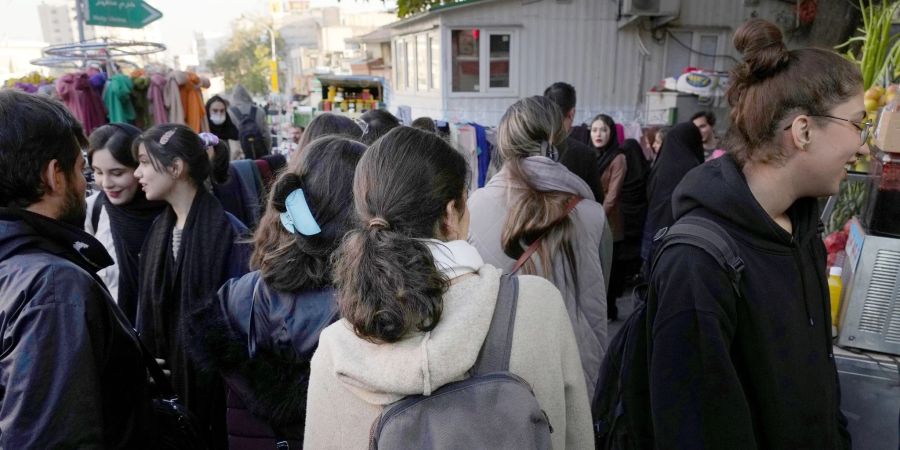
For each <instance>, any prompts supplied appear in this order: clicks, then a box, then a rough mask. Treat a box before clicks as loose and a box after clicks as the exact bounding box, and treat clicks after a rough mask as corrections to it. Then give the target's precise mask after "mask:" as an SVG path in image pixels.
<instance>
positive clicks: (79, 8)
mask: <svg viewBox="0 0 900 450" xmlns="http://www.w3.org/2000/svg"><path fill="white" fill-rule="evenodd" d="M75 20H76V21H77V22H78V42H84V0H75Z"/></svg>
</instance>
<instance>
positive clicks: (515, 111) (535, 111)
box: [497, 96, 578, 298]
mask: <svg viewBox="0 0 900 450" xmlns="http://www.w3.org/2000/svg"><path fill="white" fill-rule="evenodd" d="M565 139H566V130H565V129H564V128H563V115H562V113H561V112H560V110H559V107H558V106H556V104H555V103H553V102H552V101H551V100H549V99H548V98H546V97H541V96H534V97H528V98H524V99H522V100H519V101H518V102H516V103H515V104H513V105H512V106H510V107H509V109H507V110H506V113H504V114H503V118H502V119H500V126H499V127H498V129H497V145H498V146H499V147H500V156H501V157H502V158H503V164H504V167H505V168H506V169H507V170H508V171H509V173H510V176H511V178H512V179H513V182H514V184H516V185H519V186H521V187H524V188H526V192H525V193H524V194H522V195H521V196H519V197H518V199H517V200H516V201H515V202H514V203H513V204H511V205H510V208H509V211H508V213H507V216H506V223H505V224H504V225H503V231H502V233H501V236H500V240H501V245H502V246H503V251H504V252H505V253H506V255H507V256H509V257H511V258H513V259H517V258H519V257H520V256H521V255H522V253H524V251H525V248H526V247H527V246H528V245H530V244H531V243H532V242H534V241H535V240H537V239H538V238H540V237H541V236H543V239H541V244H540V246H539V247H538V250H537V251H536V252H535V257H536V258H534V257H533V258H529V260H528V261H526V262H525V264H524V265H523V266H522V269H521V270H522V272H523V273H527V274H538V273H537V272H538V271H537V265H536V264H535V259H539V260H540V261H541V268H542V272H543V273H541V274H539V275H541V276H543V277H544V278H547V279H550V278H551V277H552V274H553V267H552V264H553V263H552V261H553V259H554V257H555V256H556V254H557V253H558V252H562V253H563V254H564V256H565V262H567V263H568V265H569V266H570V269H571V270H569V271H567V273H568V274H570V275H571V276H572V278H573V280H574V278H575V273H576V263H575V252H574V246H573V235H574V231H573V225H572V219H571V218H570V217H568V216H567V215H566V214H565V211H566V203H568V201H569V199H570V198H571V197H572V194H570V193H568V192H542V191H539V190H538V189H537V188H536V187H535V186H534V185H533V184H531V181H530V180H529V178H530V177H529V176H527V174H526V173H525V171H524V168H523V166H522V161H523V160H524V159H525V158H527V157H530V156H540V155H544V156H546V153H547V150H548V148H549V147H552V148H554V149H555V148H556V147H557V146H559V145H560V144H562V143H563V142H564V141H565ZM573 284H576V285H577V283H573ZM577 297H578V295H577V294H576V298H577Z"/></svg>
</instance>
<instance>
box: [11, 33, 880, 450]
mask: <svg viewBox="0 0 900 450" xmlns="http://www.w3.org/2000/svg"><path fill="white" fill-rule="evenodd" d="M734 43H735V46H736V48H737V49H738V50H739V51H741V52H742V53H743V54H744V59H743V60H742V61H741V62H740V63H739V64H737V66H736V67H735V68H734V71H733V73H732V78H731V86H730V87H729V90H728V94H727V96H728V100H729V103H730V105H731V108H732V109H731V125H730V128H729V129H728V132H727V135H726V136H725V139H724V140H723V141H722V142H717V141H716V139H715V137H714V134H713V132H712V127H713V126H714V125H715V117H714V116H713V115H711V114H709V113H700V114H698V115H696V116H695V117H693V118H691V119H690V120H687V121H685V122H683V123H679V124H677V125H675V126H673V127H672V128H666V129H661V130H658V131H656V132H654V133H652V135H651V136H650V137H649V138H648V139H647V140H646V142H644V143H641V142H638V141H635V140H621V141H620V135H619V134H618V132H617V126H616V123H615V122H614V121H613V119H612V118H610V117H609V116H608V115H604V114H600V115H598V116H596V117H595V118H594V119H593V120H592V121H591V123H590V124H589V130H590V131H589V139H588V140H585V139H581V138H579V137H577V136H575V133H573V132H572V128H573V120H574V117H575V111H576V93H575V88H574V87H572V86H571V85H568V84H566V83H562V82H560V83H554V84H553V85H551V86H550V87H548V88H547V90H546V91H545V92H544V93H543V95H536V96H532V97H527V98H523V99H521V100H519V101H517V102H515V103H514V104H513V105H512V106H510V107H509V109H508V110H507V111H506V112H505V114H504V115H503V117H502V119H501V120H500V123H499V126H498V128H497V147H498V154H499V160H500V164H499V165H498V167H497V170H496V171H495V173H492V176H491V177H490V179H489V180H488V182H487V184H486V185H485V186H484V187H483V188H480V189H478V190H475V191H474V192H472V193H470V191H469V189H468V186H469V181H470V180H468V179H467V178H468V176H469V173H470V172H469V170H468V166H467V164H468V163H467V160H466V159H465V157H464V156H463V155H462V154H461V153H460V152H459V151H457V149H455V148H453V146H452V145H450V144H449V143H448V141H447V140H446V139H444V138H442V137H441V136H439V135H438V134H437V133H436V131H435V128H434V122H433V121H431V120H430V119H428V118H421V119H418V120H416V121H415V122H414V123H413V126H403V125H401V123H400V121H399V120H398V119H397V118H396V117H394V116H393V115H391V114H390V113H388V112H386V111H369V112H367V113H366V114H364V115H363V117H362V118H361V119H360V120H357V121H354V120H352V119H349V118H346V117H343V116H340V115H335V114H323V115H320V116H317V117H316V118H315V119H314V120H313V121H312V122H311V123H310V124H309V126H308V127H306V129H305V130H302V132H301V130H299V129H298V130H297V132H296V133H295V135H294V136H292V140H291V141H292V144H293V146H291V147H289V150H291V151H290V155H289V158H288V160H287V161H283V162H282V163H281V166H279V167H281V168H280V169H278V170H273V172H274V173H273V174H271V177H270V178H269V179H268V180H262V181H260V184H261V185H262V186H264V187H263V188H262V189H261V190H260V192H262V193H263V194H262V195H263V196H264V202H263V204H262V205H260V211H259V214H258V217H256V218H255V219H254V221H253V223H249V222H250V220H247V219H245V220H241V218H239V217H240V214H241V213H242V211H241V210H239V209H233V208H231V207H229V206H228V204H230V203H228V202H229V201H230V200H229V198H228V197H227V194H225V193H224V192H227V191H225V190H223V188H222V186H224V185H225V184H226V183H227V182H228V181H229V179H230V178H235V177H238V176H239V175H238V174H237V173H236V172H234V169H233V168H232V169H230V168H229V163H228V162H229V161H231V160H232V159H233V153H235V152H236V151H237V150H240V151H241V152H242V153H244V154H245V156H247V157H248V158H250V159H259V158H262V157H263V156H267V154H268V149H271V148H272V145H273V144H272V143H271V140H270V139H271V137H265V136H264V135H263V134H261V133H259V132H260V130H261V129H264V128H265V127H264V126H261V124H260V123H257V119H259V118H263V116H262V115H260V113H261V111H260V110H259V109H258V108H257V107H256V106H253V105H252V104H250V103H248V101H249V96H246V95H245V94H246V92H243V93H239V94H240V95H237V96H235V98H234V99H233V101H234V104H229V102H228V101H226V100H225V99H223V98H222V97H218V96H217V97H213V98H211V99H210V100H209V101H208V102H207V105H206V110H207V112H208V115H209V122H210V128H211V132H210V133H200V134H197V133H195V132H194V131H193V130H191V129H190V128H188V127H186V126H183V125H173V124H162V125H156V126H154V127H152V128H150V129H148V130H146V131H143V132H142V131H141V130H139V129H138V128H135V127H133V126H131V125H127V124H118V123H116V124H109V125H104V126H102V127H99V128H97V129H96V130H95V131H94V132H93V133H91V135H90V136H89V137H85V135H84V132H83V128H82V125H81V124H80V123H79V122H78V121H77V120H76V119H75V118H74V117H73V116H72V114H70V113H69V112H68V111H67V109H66V108H65V107H64V106H63V105H62V104H61V103H58V102H57V101H55V100H51V99H47V98H43V97H39V96H32V95H29V94H26V93H22V92H18V91H14V90H8V89H7V90H0V317H2V318H3V320H2V321H0V335H2V340H0V346H2V348H0V387H2V389H0V448H21V449H25V448H82V447H85V448H107V447H108V448H162V444H160V442H162V441H164V440H165V439H166V438H167V437H168V436H169V434H170V433H175V432H176V431H175V430H172V429H167V428H164V427H162V425H161V424H163V423H165V422H164V421H161V420H160V418H159V416H158V415H159V404H158V402H157V401H155V400H158V399H159V398H160V392H159V391H160V385H159V383H158V382H151V381H150V379H148V376H147V371H148V370H151V371H152V370H153V368H152V367H150V366H155V365H156V364H157V363H148V362H147V361H148V360H150V361H153V360H156V361H158V364H159V365H160V366H161V367H162V368H163V369H165V370H166V372H167V374H168V376H169V379H170V382H171V384H172V386H173V388H174V390H175V392H176V393H177V401H178V403H179V404H180V405H183V406H184V407H185V408H186V410H187V411H189V413H190V414H189V418H190V420H191V422H192V423H193V424H194V425H196V427H197V429H198V430H199V437H198V441H197V442H201V444H198V445H202V446H205V447H207V448H234V449H245V448H246V449H256V448H310V449H329V448H334V449H360V448H371V447H370V444H374V443H375V442H376V441H377V440H378V438H379V433H381V430H382V427H381V426H378V427H376V426H375V424H381V423H382V420H386V419H385V418H384V417H383V413H384V412H385V411H386V410H388V409H389V408H391V406H392V405H396V404H397V403H398V402H401V401H403V400H405V399H409V398H410V396H416V395H424V396H431V395H432V394H433V393H435V392H437V391H439V390H440V389H441V388H442V387H446V386H448V385H451V384H453V383H456V382H460V381H461V380H465V379H467V378H468V377H470V376H472V375H473V373H474V369H473V367H475V366H476V365H479V364H480V361H482V358H486V356H485V355H486V354H489V353H492V352H493V351H494V349H492V348H488V347H487V344H486V340H489V339H488V337H489V336H492V335H493V333H495V327H496V326H497V325H496V323H497V317H498V316H500V314H501V311H500V309H501V306H499V305H500V304H501V302H500V300H498V298H499V297H503V295H504V294H503V293H504V292H507V291H504V289H506V288H505V287H504V286H507V285H508V283H514V285H515V286H516V288H515V289H514V290H513V291H509V292H514V294H510V296H511V297H512V298H513V300H512V301H513V303H512V304H513V307H512V308H513V309H512V314H511V316H510V318H509V325H508V328H509V330H508V331H509V333H510V334H509V337H508V347H507V348H506V350H505V352H506V358H507V359H506V362H507V365H506V366H505V367H507V368H508V372H511V373H512V374H514V375H515V377H516V380H520V381H521V382H523V383H524V384H526V385H527V386H528V387H529V388H530V392H532V395H533V397H534V399H536V402H537V404H538V405H539V409H540V410H541V411H542V412H543V417H541V418H539V419H535V420H534V423H546V425H549V438H548V439H549V441H548V442H546V443H545V444H547V445H549V446H552V448H558V449H562V448H570V449H587V448H594V446H595V438H596V436H597V435H598V433H599V432H600V431H601V430H598V429H597V426H596V418H595V417H592V409H593V404H594V403H595V402H596V399H597V398H598V397H599V396H601V395H602V394H603V392H600V390H599V381H600V380H599V377H600V373H601V370H602V366H603V364H604V361H605V360H607V359H608V358H609V356H610V355H609V354H608V353H609V344H610V340H611V336H610V335H609V330H608V322H609V321H610V320H615V319H616V317H617V315H618V311H617V308H616V302H615V300H616V299H617V298H619V297H621V296H622V295H623V294H624V292H625V289H626V286H627V285H629V284H631V283H634V282H636V281H637V282H640V281H641V279H642V278H643V281H644V282H645V283H647V284H648V285H649V288H650V292H652V293H653V294H652V295H650V296H649V297H648V298H647V302H648V303H647V311H648V329H647V336H648V344H647V345H648V348H647V349H646V350H647V352H648V358H647V361H646V363H647V367H646V371H647V373H648V379H647V383H648V385H647V390H648V392H649V396H650V400H651V401H650V406H649V411H646V412H647V415H648V416H649V417H651V421H652V423H651V424H649V426H650V428H651V429H652V433H651V434H652V436H650V438H652V439H651V441H650V442H651V443H652V442H654V441H655V443H656V444H655V446H656V447H657V448H679V449H680V448H684V449H687V448H722V449H725V448H727V449H736V448H815V449H845V448H850V442H851V441H850V435H849V433H848V431H847V421H846V419H845V418H844V416H843V414H842V413H841V411H840V388H839V386H838V379H837V373H836V370H835V365H834V357H833V354H832V351H831V339H830V330H831V324H830V314H829V306H828V301H829V300H828V290H827V287H826V285H825V280H826V273H825V267H824V264H825V257H824V247H823V245H822V241H821V239H820V238H821V236H820V230H819V228H818V219H817V212H818V210H817V207H816V201H815V199H816V197H821V196H827V195H831V194H834V193H836V192H837V191H838V188H839V184H840V182H841V180H842V179H843V176H844V175H845V170H844V166H845V164H847V163H848V162H851V161H852V160H854V159H855V158H856V157H857V156H859V155H863V154H865V153H866V152H867V151H868V150H867V148H866V146H865V145H864V143H865V140H866V136H867V134H868V131H869V127H870V124H868V123H864V122H863V121H864V119H865V111H864V107H863V89H862V81H861V76H860V73H859V70H858V68H856V67H855V66H854V65H853V64H852V63H849V62H848V61H846V60H845V59H843V58H842V57H841V56H839V55H837V54H836V53H833V52H831V51H827V50H818V49H798V50H790V51H789V50H787V48H786V47H785V44H784V42H783V39H782V35H781V33H780V31H779V30H778V28H777V27H776V26H775V25H774V24H772V23H769V22H766V21H763V20H760V19H752V20H750V21H748V22H747V23H746V24H744V25H743V26H742V27H741V28H740V29H739V30H738V31H737V32H736V34H735V38H734ZM236 116H240V117H243V119H242V120H241V121H240V123H235V122H236V120H235V119H234V118H235V117H236ZM243 128H248V129H251V130H253V129H255V131H254V132H253V133H252V134H253V135H254V136H258V137H259V138H260V139H261V140H262V142H254V141H250V142H249V143H248V142H241V143H240V144H238V145H237V146H234V145H229V144H228V142H229V141H245V139H244V135H245V134H246V133H244V131H242V130H241V129H243ZM259 144H262V145H259ZM645 147H646V149H645ZM260 148H265V149H266V151H259V150H258V149H260ZM83 149H86V155H87V158H86V159H85V158H83V157H82V150H83ZM236 149H237V150H236ZM718 150H723V151H722V152H721V154H716V152H717V151H718ZM647 154H649V155H651V158H649V159H648V158H646V156H645V155H647ZM707 159H709V161H708V162H706V163H704V161H706V160H707ZM85 165H87V166H88V167H90V169H92V171H93V173H94V177H95V180H96V184H97V187H98V188H99V192H98V193H97V194H95V195H93V196H90V197H89V198H87V199H86V190H87V183H86V181H85V178H84V176H83V175H82V173H83V170H84V169H85ZM272 167H273V168H274V167H275V163H273V164H272ZM249 201H251V202H252V200H249ZM686 217H701V218H704V219H706V220H709V221H712V222H715V223H717V224H718V225H719V226H721V227H722V228H723V229H725V230H727V232H728V234H729V235H730V236H731V237H732V238H733V239H734V241H736V242H737V247H738V248H739V251H740V256H741V259H742V261H743V262H744V264H745V269H744V273H745V276H744V277H743V279H742V281H741V285H740V291H741V292H740V293H739V294H738V293H736V292H734V291H733V290H732V283H731V280H729V278H728V274H727V273H725V272H724V271H723V270H721V268H720V267H719V266H718V265H717V264H716V263H715V262H714V261H713V260H712V259H711V258H710V256H709V255H707V254H705V253H704V252H703V251H701V250H698V249H697V248H694V247H691V246H687V245H682V246H674V247H670V248H667V249H666V251H665V252H663V253H661V254H656V255H655V254H654V251H655V250H656V249H655V245H654V243H655V242H657V241H658V238H659V235H658V233H657V231H658V230H661V229H663V230H664V229H666V228H668V227H670V226H672V225H674V224H676V223H677V222H678V221H679V220H681V219H684V218H686ZM662 234H664V233H662ZM660 235H661V234H660ZM654 256H655V258H654V260H655V261H656V263H655V264H654V265H653V267H652V271H648V272H644V273H643V274H641V267H642V266H645V265H644V262H645V261H647V260H648V259H650V258H651V257H654ZM645 267H646V266H645ZM510 274H512V275H514V276H512V277H510ZM510 279H511V280H514V281H509V280H510ZM503 305H504V306H503V307H504V308H505V307H506V306H505V305H506V303H503ZM441 392H445V393H446V392H448V391H441ZM412 420H413V421H415V420H416V419H415V418H414V419H412ZM418 420H421V421H424V420H426V418H425V417H422V416H420V417H419V419H418ZM490 423H492V422H489V423H488V425H490ZM452 425H453V424H452V423H451V424H447V423H428V424H421V426H422V427H428V429H429V430H431V429H432V428H434V429H436V430H439V431H438V432H435V434H434V435H429V436H431V437H430V439H440V438H442V437H443V438H446V436H444V435H446V434H447V433H450V435H459V436H462V435H464V434H466V435H467V437H466V439H467V440H466V441H465V442H469V443H470V444H471V445H472V448H479V447H483V446H485V445H487V444H485V443H484V442H486V441H478V440H477V439H478V437H479V435H478V434H477V433H472V432H471V430H461V429H454V428H453V427H452ZM495 431H496V433H497V434H503V433H504V431H505V430H495ZM385 433H387V431H385ZM525 437H527V436H522V435H521V434H517V433H509V436H505V437H503V439H508V440H506V441H503V440H501V441H499V442H506V444H505V445H506V446H507V447H504V448H520V447H518V445H514V444H512V443H513V442H517V443H519V445H521V442H523V441H522V439H524V438H525ZM494 438H495V439H498V438H497V437H496V436H494ZM473 439H475V440H473ZM427 441H428V442H432V441H431V440H427ZM480 442H481V445H480V444H479V443H480ZM491 442H498V441H493V440H492V441H491ZM651 446H652V444H651ZM617 448H618V447H617ZM623 448H624V447H623ZM629 448H630V447H629Z"/></svg>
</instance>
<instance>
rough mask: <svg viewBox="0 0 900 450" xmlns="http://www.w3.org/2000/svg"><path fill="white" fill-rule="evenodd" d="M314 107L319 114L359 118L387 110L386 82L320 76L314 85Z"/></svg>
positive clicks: (337, 76) (360, 77)
mask: <svg viewBox="0 0 900 450" xmlns="http://www.w3.org/2000/svg"><path fill="white" fill-rule="evenodd" d="M313 86H314V92H313V95H311V99H313V101H314V103H312V106H313V107H315V108H316V109H317V112H318V113H322V112H330V113H334V114H341V115H345V116H349V117H352V118H357V117H359V116H360V115H362V113H364V112H366V111H369V110H373V109H379V108H383V107H384V106H385V101H386V100H385V84H384V79H383V78H381V77H376V76H368V75H320V76H319V77H317V78H316V83H314V84H313Z"/></svg>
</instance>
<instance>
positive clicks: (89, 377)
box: [0, 208, 151, 449]
mask: <svg viewBox="0 0 900 450" xmlns="http://www.w3.org/2000/svg"><path fill="white" fill-rule="evenodd" d="M111 263H112V260H111V258H110V256H109V254H108V253H106V251H105V250H104V249H103V246H102V245H101V244H100V243H99V242H98V241H97V240H95V239H94V238H93V237H91V236H90V235H88V234H87V233H85V232H83V231H82V230H80V229H78V228H75V227H72V226H69V225H66V224H63V223H62V222H59V221H56V220H52V219H49V218H46V217H44V216H41V215H38V214H34V213H31V212H28V211H24V210H21V209H12V208H0V448H3V449H31V448H142V447H145V446H147V445H148V444H147V441H146V438H147V437H148V433H147V429H148V428H149V425H150V418H151V409H150V408H151V406H150V400H149V398H150V397H149V395H148V383H147V377H146V370H145V367H144V365H143V363H142V360H141V354H140V352H139V348H138V346H137V342H136V340H135V339H134V337H133V334H131V333H129V332H128V331H127V329H126V328H125V327H124V326H122V325H120V323H121V322H118V321H117V320H116V316H115V315H114V314H115V313H116V312H117V311H116V310H115V308H117V306H116V305H115V304H114V303H113V301H112V299H111V297H110V296H109V293H108V291H107V290H106V288H105V287H104V286H103V285H102V284H101V282H100V281H98V279H97V278H96V271H97V270H100V269H102V268H103V267H106V266H108V265H110V264H111Z"/></svg>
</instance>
